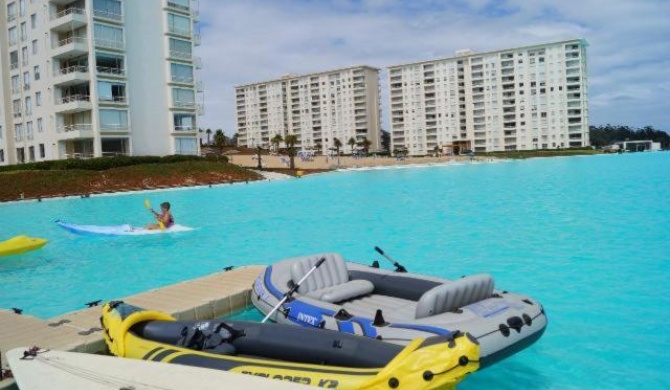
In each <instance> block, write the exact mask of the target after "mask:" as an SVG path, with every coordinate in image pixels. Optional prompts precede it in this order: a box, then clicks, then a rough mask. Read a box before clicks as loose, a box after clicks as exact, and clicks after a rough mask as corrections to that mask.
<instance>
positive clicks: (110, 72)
mask: <svg viewBox="0 0 670 390" xmlns="http://www.w3.org/2000/svg"><path fill="white" fill-rule="evenodd" d="M95 69H96V70H97V71H98V76H102V77H126V70H125V69H123V68H115V67H108V66H97V67H96V68H95Z"/></svg>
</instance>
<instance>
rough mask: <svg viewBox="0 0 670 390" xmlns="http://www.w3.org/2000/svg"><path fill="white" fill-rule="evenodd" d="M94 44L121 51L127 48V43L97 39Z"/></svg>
mask: <svg viewBox="0 0 670 390" xmlns="http://www.w3.org/2000/svg"><path fill="white" fill-rule="evenodd" d="M93 42H94V43H95V46H96V47H100V48H103V49H111V50H119V51H122V50H123V49H124V48H125V46H126V44H125V42H123V41H116V40H112V39H102V38H95V39H94V40H93Z"/></svg>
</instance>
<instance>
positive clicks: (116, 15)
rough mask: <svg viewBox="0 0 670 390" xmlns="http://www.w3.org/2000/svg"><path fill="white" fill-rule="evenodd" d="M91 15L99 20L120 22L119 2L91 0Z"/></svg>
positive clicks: (115, 0)
mask: <svg viewBox="0 0 670 390" xmlns="http://www.w3.org/2000/svg"><path fill="white" fill-rule="evenodd" d="M93 14H94V15H95V16H99V17H101V18H107V19H113V20H121V18H122V15H123V14H122V13H121V2H120V1H118V0H93Z"/></svg>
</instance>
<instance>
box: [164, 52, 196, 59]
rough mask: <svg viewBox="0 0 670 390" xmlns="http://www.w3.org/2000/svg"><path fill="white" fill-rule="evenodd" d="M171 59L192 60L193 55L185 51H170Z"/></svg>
mask: <svg viewBox="0 0 670 390" xmlns="http://www.w3.org/2000/svg"><path fill="white" fill-rule="evenodd" d="M170 57H172V58H179V59H182V60H191V59H193V53H189V52H185V51H177V50H170Z"/></svg>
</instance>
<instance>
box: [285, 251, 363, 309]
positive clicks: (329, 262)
mask: <svg viewBox="0 0 670 390" xmlns="http://www.w3.org/2000/svg"><path fill="white" fill-rule="evenodd" d="M323 257H325V258H326V261H325V262H324V263H323V264H321V266H320V267H319V268H317V269H316V270H315V271H314V272H313V273H312V274H311V275H310V276H309V277H308V278H307V279H305V281H303V282H302V284H301V285H300V288H298V292H299V293H300V294H303V295H307V296H309V297H312V298H315V299H318V300H321V301H325V302H331V303H333V302H341V301H345V300H347V299H351V298H355V297H357V296H360V295H366V294H369V293H371V292H372V290H374V288H375V286H374V285H373V284H372V283H371V282H369V281H367V280H349V270H348V269H347V265H346V264H345V263H344V259H342V256H340V255H339V254H337V253H325V254H319V255H312V256H306V257H303V258H301V259H298V260H296V261H295V263H293V265H292V266H291V279H292V280H293V282H294V283H298V282H299V281H300V279H302V278H303V277H304V276H305V275H306V274H307V273H308V272H309V270H311V269H312V267H314V265H315V264H316V262H317V261H319V259H321V258H323Z"/></svg>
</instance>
